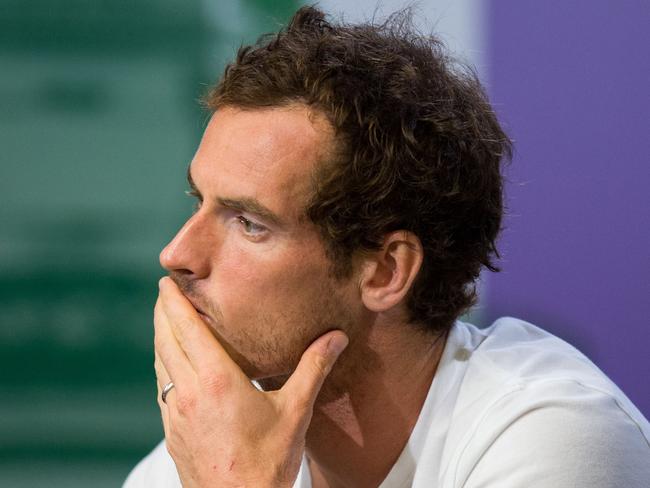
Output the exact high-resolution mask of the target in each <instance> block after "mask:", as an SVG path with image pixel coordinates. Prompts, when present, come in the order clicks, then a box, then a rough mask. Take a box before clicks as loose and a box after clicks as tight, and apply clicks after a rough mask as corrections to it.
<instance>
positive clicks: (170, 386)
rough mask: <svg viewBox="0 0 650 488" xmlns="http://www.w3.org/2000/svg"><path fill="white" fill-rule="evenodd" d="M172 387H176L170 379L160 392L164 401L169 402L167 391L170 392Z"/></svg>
mask: <svg viewBox="0 0 650 488" xmlns="http://www.w3.org/2000/svg"><path fill="white" fill-rule="evenodd" d="M172 388H174V382H173V381H170V382H169V383H167V384H166V385H165V386H164V387H163V390H162V393H161V394H160V399H161V400H162V401H163V403H167V393H169V392H170V391H171V389H172Z"/></svg>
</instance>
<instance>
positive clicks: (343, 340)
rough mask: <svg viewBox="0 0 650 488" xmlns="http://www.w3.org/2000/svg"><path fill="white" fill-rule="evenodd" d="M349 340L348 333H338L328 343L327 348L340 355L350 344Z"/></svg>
mask: <svg viewBox="0 0 650 488" xmlns="http://www.w3.org/2000/svg"><path fill="white" fill-rule="evenodd" d="M348 342H349V340H348V337H347V336H346V335H343V334H336V335H335V336H334V337H332V338H331V339H330V341H329V343H328V344H327V348H328V349H329V350H330V351H331V352H333V353H334V354H336V355H337V356H338V355H340V354H341V353H342V352H343V350H344V349H345V348H346V347H347V346H348Z"/></svg>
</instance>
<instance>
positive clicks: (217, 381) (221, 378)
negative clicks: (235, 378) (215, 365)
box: [200, 372, 232, 396]
mask: <svg viewBox="0 0 650 488" xmlns="http://www.w3.org/2000/svg"><path fill="white" fill-rule="evenodd" d="M200 382H201V387H202V388H203V389H204V390H205V391H206V392H208V393H209V394H211V395H214V396H221V395H223V394H224V393H226V392H227V391H228V390H229V389H230V387H231V386H232V385H231V383H232V382H231V379H230V377H229V376H228V375H227V374H224V373H215V372H211V373H207V374H204V375H203V376H201V378H200Z"/></svg>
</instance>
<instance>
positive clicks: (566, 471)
mask: <svg viewBox="0 0 650 488" xmlns="http://www.w3.org/2000/svg"><path fill="white" fill-rule="evenodd" d="M455 457H456V459H455V460H453V461H451V463H450V464H451V466H453V467H454V479H455V481H456V482H457V483H458V482H459V481H461V480H464V481H462V482H461V483H459V486H467V487H470V486H484V485H485V483H486V481H487V480H488V479H502V480H508V479H510V480H512V483H511V484H507V483H506V484H504V485H503V486H530V487H534V486H557V487H564V486H592V487H601V486H603V487H605V486H607V487H608V486H629V487H641V486H646V485H645V484H644V483H645V482H647V479H650V425H649V424H648V421H647V420H646V419H645V418H644V417H643V415H642V414H641V413H640V412H638V411H637V410H636V409H634V410H630V409H629V408H628V407H627V406H626V405H625V404H624V403H623V402H622V401H621V398H619V397H617V396H615V395H612V394H611V393H610V392H608V391H602V390H599V389H596V388H593V387H591V386H588V385H584V384H581V383H579V382H576V381H573V380H560V379H549V380H545V381H537V382H529V383H521V384H519V385H517V386H513V388H512V389H511V390H510V391H509V392H508V393H506V394H504V395H503V396H501V397H500V398H499V399H497V400H496V401H494V403H492V404H491V405H489V407H488V408H486V409H485V411H483V412H482V415H481V416H480V418H478V419H476V422H475V424H474V426H473V427H472V428H471V429H468V430H465V432H464V436H463V439H462V441H461V442H459V443H458V448H457V449H456V452H455ZM543 480H545V481H543Z"/></svg>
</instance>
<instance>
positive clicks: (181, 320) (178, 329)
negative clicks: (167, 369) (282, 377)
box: [159, 277, 244, 376]
mask: <svg viewBox="0 0 650 488" xmlns="http://www.w3.org/2000/svg"><path fill="white" fill-rule="evenodd" d="M159 285H160V298H161V303H162V307H163V310H164V311H165V314H166V316H167V318H168V320H169V324H170V326H171V328H172V331H173V334H174V336H175V337H176V339H177V341H178V344H179V345H180V347H181V349H182V350H183V352H184V353H185V354H186V355H187V357H188V358H189V360H190V363H191V364H192V366H193V367H194V369H195V370H196V371H212V372H213V373H222V374H229V375H232V374H235V375H241V376H244V373H243V371H242V370H241V369H240V368H239V366H237V364H236V363H235V362H234V361H233V360H232V358H231V357H230V356H229V355H228V353H227V352H226V350H225V349H224V348H223V346H222V345H221V344H220V343H219V341H218V340H217V339H216V338H215V337H214V335H212V333H211V332H210V330H209V329H208V326H207V325H206V324H205V322H204V321H203V319H201V317H200V316H199V314H198V312H197V311H196V309H195V308H194V307H193V306H192V304H191V303H190V301H189V300H188V299H187V298H185V296H184V295H183V293H181V291H180V290H179V288H178V286H176V283H174V282H173V281H172V279H171V278H169V277H165V278H162V279H161V280H160V282H159ZM172 374H173V373H172Z"/></svg>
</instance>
